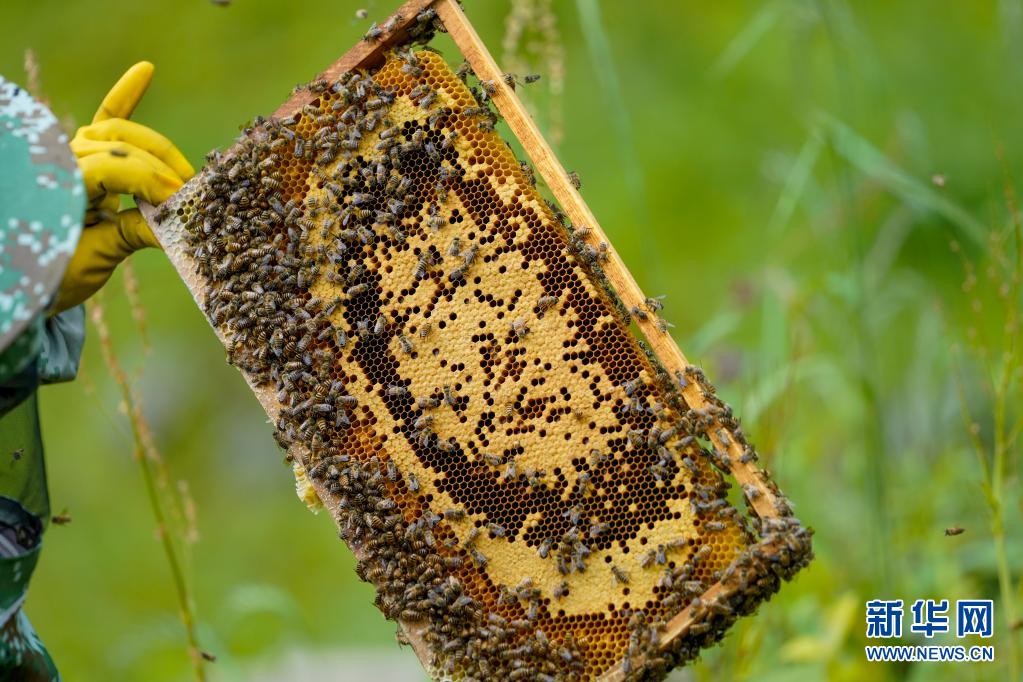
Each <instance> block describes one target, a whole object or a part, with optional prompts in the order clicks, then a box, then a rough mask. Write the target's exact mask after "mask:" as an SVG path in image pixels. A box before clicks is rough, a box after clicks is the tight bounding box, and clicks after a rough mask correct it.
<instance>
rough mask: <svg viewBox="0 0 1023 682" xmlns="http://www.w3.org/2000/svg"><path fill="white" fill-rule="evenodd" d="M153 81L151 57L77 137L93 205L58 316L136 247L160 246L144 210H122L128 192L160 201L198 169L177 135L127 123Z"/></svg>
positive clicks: (99, 284) (124, 79) (59, 298)
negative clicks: (184, 152) (180, 148)
mask: <svg viewBox="0 0 1023 682" xmlns="http://www.w3.org/2000/svg"><path fill="white" fill-rule="evenodd" d="M152 79H153V65H152V64H150V63H149V62H139V63H138V64H136V65H135V66H133V67H131V68H130V69H128V71H126V72H125V74H124V75H123V76H121V79H120V80H119V81H117V84H116V85H114V87H113V88H111V90H110V92H109V93H107V96H106V97H105V98H104V99H103V103H102V104H100V107H99V109H98V110H97V111H96V115H95V116H94V117H93V119H92V124H91V125H87V126H82V127H81V128H79V129H78V132H77V133H76V134H75V138H74V139H73V140H72V141H71V150H72V151H73V152H74V154H75V156H76V157H78V165H79V167H80V168H81V169H82V175H83V178H84V180H85V189H86V192H87V193H88V195H89V209H88V211H87V212H86V214H85V228H84V229H83V230H82V236H81V239H80V240H79V242H78V246H77V248H76V249H75V253H74V255H73V256H72V257H71V261H70V262H69V263H68V268H67V270H66V271H65V272H64V279H63V281H61V284H60V290H59V292H58V293H57V300H56V304H55V305H54V308H53V311H52V312H53V313H59V312H61V311H63V310H67V309H68V308H71V307H74V306H76V305H78V304H79V303H81V302H82V301H84V300H85V299H87V298H88V297H89V296H92V295H93V294H94V293H96V291H98V290H99V288H100V287H102V286H103V285H104V284H106V282H107V280H108V279H110V275H111V274H113V272H114V268H116V267H117V264H118V263H120V262H121V261H122V260H124V259H125V258H127V257H128V256H129V255H131V254H132V253H134V252H135V251H137V250H139V249H142V248H145V247H147V246H152V247H155V248H160V243H159V242H158V241H156V237H154V236H153V232H152V231H151V230H150V229H149V225H147V224H146V221H145V219H144V218H143V217H142V215H141V214H140V213H139V211H138V209H130V210H125V211H119V210H118V209H119V208H120V202H121V196H120V195H122V194H133V195H135V196H137V197H139V198H141V199H144V200H145V201H148V202H149V203H151V204H158V203H160V202H162V201H165V200H166V199H167V198H168V197H169V196H170V195H171V194H173V193H174V192H175V191H177V189H178V188H179V187H181V185H182V184H183V183H184V182H185V181H186V180H188V179H189V178H190V177H192V175H193V174H194V171H193V170H192V166H191V165H189V163H188V161H186V160H185V157H184V156H182V154H181V152H179V151H178V149H177V147H175V146H174V145H173V144H172V143H171V141H170V140H168V139H167V138H166V137H164V136H163V135H160V134H159V133H157V132H156V131H154V130H152V129H150V128H147V127H146V126H143V125H139V124H138V123H134V122H132V121H129V120H127V119H128V117H129V116H131V114H132V112H133V111H134V110H135V107H136V106H137V105H138V103H139V101H140V100H141V99H142V95H144V94H145V92H146V89H147V88H148V87H149V83H150V81H151V80H152Z"/></svg>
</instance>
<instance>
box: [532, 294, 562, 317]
mask: <svg viewBox="0 0 1023 682" xmlns="http://www.w3.org/2000/svg"><path fill="white" fill-rule="evenodd" d="M558 300H559V299H558V297H557V296H549V295H548V296H541V297H540V300H538V301H537V303H536V307H537V309H538V310H539V312H540V313H541V314H543V313H545V312H547V311H548V310H550V309H551V308H553V307H554V306H556V305H557V304H558Z"/></svg>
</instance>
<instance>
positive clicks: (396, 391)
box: [386, 385, 408, 398]
mask: <svg viewBox="0 0 1023 682" xmlns="http://www.w3.org/2000/svg"><path fill="white" fill-rule="evenodd" d="M386 394H387V395H388V396H391V397H392V398H393V397H397V396H402V395H407V394H408V389H407V388H405V387H404V386H400V385H399V386H388V387H387V390H386Z"/></svg>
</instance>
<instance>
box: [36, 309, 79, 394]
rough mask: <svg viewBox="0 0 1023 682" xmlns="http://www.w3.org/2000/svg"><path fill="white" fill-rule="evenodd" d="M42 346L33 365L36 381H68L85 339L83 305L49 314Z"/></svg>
mask: <svg viewBox="0 0 1023 682" xmlns="http://www.w3.org/2000/svg"><path fill="white" fill-rule="evenodd" d="M43 331H44V333H43V337H42V350H41V352H40V353H39V360H38V362H37V363H36V367H37V368H38V372H39V383H41V384H55V383H59V382H61V381H71V380H72V379H74V378H75V375H76V374H78V361H79V359H80V358H81V355H82V344H84V343H85V306H84V305H79V306H75V307H74V308H71V309H69V310H65V311H64V312H62V313H58V314H57V315H54V316H52V317H48V318H47V319H46V322H45V324H44V326H43Z"/></svg>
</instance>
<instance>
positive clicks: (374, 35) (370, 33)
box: [362, 21, 384, 40]
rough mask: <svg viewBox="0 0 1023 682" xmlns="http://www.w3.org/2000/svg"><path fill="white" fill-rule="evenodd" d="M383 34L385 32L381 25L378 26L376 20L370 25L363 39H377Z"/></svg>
mask: <svg viewBox="0 0 1023 682" xmlns="http://www.w3.org/2000/svg"><path fill="white" fill-rule="evenodd" d="M383 34H384V32H383V30H382V29H381V28H380V27H379V26H377V24H376V22H375V21H374V22H373V23H372V24H370V25H369V30H367V31H366V34H365V35H364V36H362V39H363V40H377V39H379V38H380V36H382V35H383Z"/></svg>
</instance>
